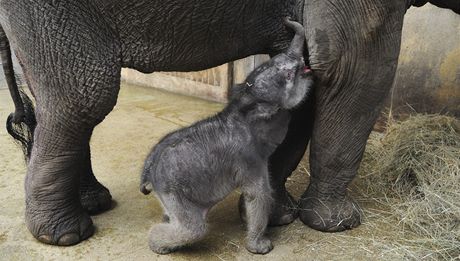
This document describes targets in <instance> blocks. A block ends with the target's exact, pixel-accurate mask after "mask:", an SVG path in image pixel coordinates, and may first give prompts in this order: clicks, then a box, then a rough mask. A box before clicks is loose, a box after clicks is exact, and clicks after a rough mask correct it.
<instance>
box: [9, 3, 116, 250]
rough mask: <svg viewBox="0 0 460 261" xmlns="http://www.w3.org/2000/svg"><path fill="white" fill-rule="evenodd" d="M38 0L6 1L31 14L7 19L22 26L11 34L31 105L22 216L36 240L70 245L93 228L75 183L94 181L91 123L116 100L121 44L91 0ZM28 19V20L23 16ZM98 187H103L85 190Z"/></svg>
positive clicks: (99, 117)
mask: <svg viewBox="0 0 460 261" xmlns="http://www.w3.org/2000/svg"><path fill="white" fill-rule="evenodd" d="M42 2H43V3H41V4H42V5H43V6H39V7H38V6H36V5H38V4H37V3H35V2H34V3H30V4H26V3H25V2H22V1H16V2H12V6H13V7H12V8H17V9H18V10H21V9H25V10H28V11H30V12H26V11H24V12H17V13H18V14H22V13H26V14H29V16H27V17H25V16H19V15H18V16H12V17H11V25H12V30H13V31H16V32H21V33H18V34H12V37H14V40H15V41H14V42H15V43H16V44H17V49H18V50H19V52H18V54H19V56H20V59H21V61H22V64H23V66H24V69H25V72H26V76H27V78H28V79H29V82H30V88H31V90H32V92H33V94H34V96H35V100H36V106H37V108H36V116H37V127H36V129H35V134H34V145H33V148H32V155H31V157H30V161H29V165H28V171H27V177H26V184H25V190H26V211H25V220H26V224H27V227H28V229H29V230H30V232H31V233H32V235H33V236H35V237H36V238H37V239H38V240H40V241H42V242H44V243H48V244H54V245H73V244H77V243H78V242H80V241H82V240H84V239H86V238H88V237H89V236H91V235H92V234H93V232H94V228H93V225H92V221H91V218H90V217H89V215H88V213H87V212H86V211H85V209H84V208H83V206H82V202H81V201H80V200H81V198H80V197H81V192H82V191H84V190H80V189H81V188H83V187H82V186H81V185H85V186H88V184H93V185H95V184H97V183H95V179H93V178H94V176H92V171H91V165H90V160H89V159H90V152H89V140H90V138H91V134H92V131H93V129H94V127H95V126H96V125H97V124H99V123H100V122H101V121H102V120H103V119H104V117H105V116H106V115H107V114H108V113H109V112H110V111H111V110H112V109H113V107H114V106H115V103H116V99H117V95H118V90H119V88H120V72H121V65H120V63H121V62H120V47H119V43H118V42H117V40H116V38H115V37H114V36H115V35H116V33H115V32H113V29H112V28H111V27H110V26H109V25H108V24H106V20H105V19H99V18H100V13H98V11H97V10H98V8H96V7H95V6H93V2H92V1H87V0H82V1H79V4H78V5H75V4H74V3H72V2H67V1H57V2H56V1H54V2H53V1H51V2H46V3H45V1H42ZM28 3H29V2H28ZM34 8H36V9H34ZM32 9H33V10H32ZM18 10H14V9H13V10H11V13H14V11H18ZM35 10H40V12H36V11H35ZM15 19H19V20H15ZM27 19H30V20H31V21H30V23H24V22H23V21H28V20H27ZM63 20H65V21H66V22H65V23H62V21H63ZM32 21H33V22H32ZM26 24H27V26H24V25H26ZM84 175H87V176H84ZM89 175H90V176H89ZM98 189H100V190H103V189H102V188H96V189H94V188H92V189H91V190H92V191H94V190H98ZM87 191H88V190H87ZM96 208H99V206H98V207H96Z"/></svg>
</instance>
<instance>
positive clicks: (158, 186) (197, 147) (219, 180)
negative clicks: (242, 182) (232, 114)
mask: <svg viewBox="0 0 460 261" xmlns="http://www.w3.org/2000/svg"><path fill="white" fill-rule="evenodd" d="M229 135H231V134H229V133H228V128H225V127H224V126H221V125H219V124H216V123H213V122H209V121H208V122H201V123H199V124H196V125H193V126H191V127H189V128H186V129H183V130H180V131H178V132H176V133H173V134H172V135H170V136H168V137H166V138H165V139H164V140H163V141H161V142H160V143H159V144H158V145H157V146H156V148H155V149H154V151H153V152H152V156H153V159H152V162H153V163H154V164H152V165H154V166H155V167H154V168H150V172H151V173H150V175H151V178H152V185H153V187H154V190H155V191H157V192H158V191H161V192H164V193H167V192H169V191H177V190H184V191H186V190H188V189H189V188H194V189H196V190H199V189H198V188H203V189H204V190H205V191H206V190H207V191H209V190H210V189H211V188H213V187H218V186H219V185H218V186H216V185H217V184H230V183H232V180H233V178H232V177H231V176H232V172H234V170H233V168H234V165H235V164H234V163H235V162H234V161H235V158H236V154H237V151H238V149H235V148H232V147H233V145H232V144H230V143H232V142H231V140H232V137H229ZM190 193H191V194H193V191H190Z"/></svg>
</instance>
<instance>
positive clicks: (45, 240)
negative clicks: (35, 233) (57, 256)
mask: <svg viewBox="0 0 460 261" xmlns="http://www.w3.org/2000/svg"><path fill="white" fill-rule="evenodd" d="M38 240H39V241H40V242H43V243H45V244H52V243H53V240H52V239H51V236H49V235H41V236H39V237H38Z"/></svg>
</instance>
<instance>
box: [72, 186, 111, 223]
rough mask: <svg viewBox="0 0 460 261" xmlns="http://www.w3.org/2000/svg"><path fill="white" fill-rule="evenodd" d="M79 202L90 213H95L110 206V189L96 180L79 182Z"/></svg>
mask: <svg viewBox="0 0 460 261" xmlns="http://www.w3.org/2000/svg"><path fill="white" fill-rule="evenodd" d="M80 202H81V205H82V206H83V209H85V210H86V211H87V212H88V213H89V214H90V215H96V214H99V213H102V212H104V211H107V210H109V209H110V208H111V207H112V195H110V191H109V190H108V189H107V188H106V187H104V185H102V184H101V183H99V182H98V181H97V180H94V181H92V182H91V183H88V184H81V187H80Z"/></svg>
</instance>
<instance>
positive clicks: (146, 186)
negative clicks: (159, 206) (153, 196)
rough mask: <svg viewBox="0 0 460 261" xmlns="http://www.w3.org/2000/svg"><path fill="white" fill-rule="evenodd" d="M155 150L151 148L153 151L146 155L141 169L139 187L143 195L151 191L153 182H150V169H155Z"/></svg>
mask: <svg viewBox="0 0 460 261" xmlns="http://www.w3.org/2000/svg"><path fill="white" fill-rule="evenodd" d="M156 152H157V150H155V148H154V150H153V152H152V153H151V154H150V155H149V156H148V157H147V159H146V160H145V163H144V169H143V171H142V176H141V185H140V187H139V189H140V191H141V192H142V193H143V194H144V195H148V194H150V193H151V192H152V191H153V183H152V178H151V176H152V171H154V170H155V168H156V164H157V161H156V159H157V156H158V155H157V153H156Z"/></svg>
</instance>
